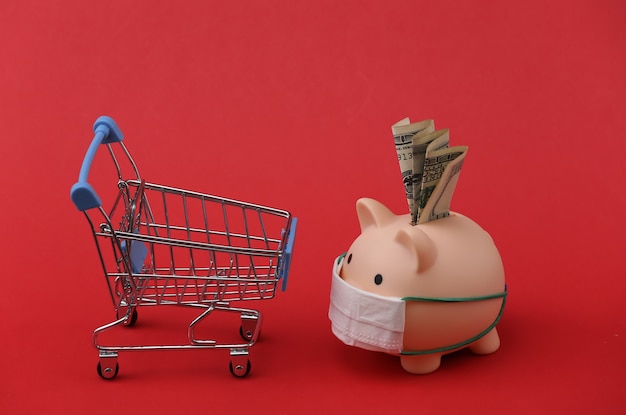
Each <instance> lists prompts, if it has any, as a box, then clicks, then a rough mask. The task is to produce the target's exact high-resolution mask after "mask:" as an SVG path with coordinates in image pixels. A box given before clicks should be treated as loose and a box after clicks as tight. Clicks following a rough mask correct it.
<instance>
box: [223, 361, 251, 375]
mask: <svg viewBox="0 0 626 415" xmlns="http://www.w3.org/2000/svg"><path fill="white" fill-rule="evenodd" d="M251 367H252V365H251V364H250V359H248V360H246V365H245V366H244V365H241V364H237V365H235V366H233V362H229V363H228V369H229V370H230V373H231V374H232V375H233V376H234V377H236V378H245V377H246V376H248V373H250V368H251Z"/></svg>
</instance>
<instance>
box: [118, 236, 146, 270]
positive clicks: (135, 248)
mask: <svg viewBox="0 0 626 415" xmlns="http://www.w3.org/2000/svg"><path fill="white" fill-rule="evenodd" d="M128 245H129V246H130V265H131V267H132V269H133V274H139V273H141V271H142V270H143V263H144V261H145V260H146V257H147V256H148V247H147V246H146V245H145V244H144V243H143V242H141V241H128ZM122 252H124V254H127V249H126V241H122Z"/></svg>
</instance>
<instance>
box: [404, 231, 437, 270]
mask: <svg viewBox="0 0 626 415" xmlns="http://www.w3.org/2000/svg"><path fill="white" fill-rule="evenodd" d="M395 239H396V241H397V242H399V243H400V245H402V246H403V247H405V248H406V249H408V250H409V252H410V253H411V254H413V255H414V256H415V261H416V266H417V270H416V271H417V272H424V271H426V270H427V269H428V268H430V267H431V266H432V265H433V264H434V263H435V259H436V258H437V249H436V247H435V244H434V243H433V241H432V239H430V237H429V236H428V235H426V234H425V233H424V231H422V230H421V229H419V228H418V227H417V226H412V227H411V229H399V230H398V233H396V238H395Z"/></svg>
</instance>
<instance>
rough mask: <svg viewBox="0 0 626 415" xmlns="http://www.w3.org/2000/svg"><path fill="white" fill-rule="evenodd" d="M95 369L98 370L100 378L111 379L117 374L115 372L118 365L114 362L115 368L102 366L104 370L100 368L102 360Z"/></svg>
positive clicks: (118, 369) (117, 370) (118, 368)
mask: <svg viewBox="0 0 626 415" xmlns="http://www.w3.org/2000/svg"><path fill="white" fill-rule="evenodd" d="M97 370H98V375H99V376H100V377H101V378H102V379H106V380H111V379H114V378H115V377H116V376H117V373H118V372H119V371H120V365H119V363H117V362H115V368H112V367H106V368H104V370H102V362H98V367H97Z"/></svg>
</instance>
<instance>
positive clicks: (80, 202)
mask: <svg viewBox="0 0 626 415" xmlns="http://www.w3.org/2000/svg"><path fill="white" fill-rule="evenodd" d="M93 131H94V137H93V140H92V141H91V144H90V145H89V148H88V149H87V154H85V158H84V159H83V164H82V166H81V168H80V174H79V175H78V181H77V182H76V183H74V185H73V186H72V190H71V191H70V197H71V198H72V202H74V206H76V208H77V209H78V210H80V211H85V210H88V209H93V208H96V207H100V206H102V201H101V200H100V197H99V196H98V194H97V193H96V191H95V190H94V189H93V187H91V185H90V184H89V182H88V181H87V180H88V178H89V170H90V169H91V163H92V162H93V159H94V157H95V155H96V152H97V151H98V148H99V147H100V145H101V144H111V143H117V142H120V141H122V140H123V139H124V135H123V134H122V131H121V130H120V129H119V127H118V126H117V124H116V123H115V121H114V120H113V118H111V117H107V116H106V115H103V116H101V117H98V119H97V120H96V122H95V123H94V125H93Z"/></svg>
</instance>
